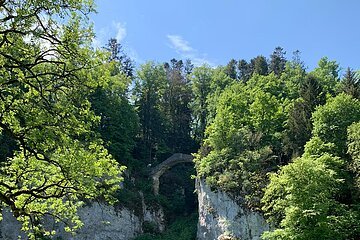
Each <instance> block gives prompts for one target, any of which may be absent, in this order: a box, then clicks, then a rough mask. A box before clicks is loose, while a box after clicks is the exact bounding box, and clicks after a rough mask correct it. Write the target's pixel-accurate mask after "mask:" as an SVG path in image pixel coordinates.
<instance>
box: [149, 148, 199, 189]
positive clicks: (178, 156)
mask: <svg viewBox="0 0 360 240" xmlns="http://www.w3.org/2000/svg"><path fill="white" fill-rule="evenodd" d="M193 159H194V157H193V156H192V155H190V154H183V153H174V154H173V155H172V156H171V157H169V158H167V159H166V160H165V161H163V162H161V163H160V164H158V165H157V166H155V167H154V168H153V169H152V170H151V173H150V177H151V178H152V181H153V191H154V194H155V195H158V194H159V188H160V177H161V176H162V175H163V174H164V173H165V172H166V171H167V170H169V169H170V168H171V167H173V166H174V165H176V164H179V163H192V162H193Z"/></svg>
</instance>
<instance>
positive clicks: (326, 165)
mask: <svg viewBox="0 0 360 240" xmlns="http://www.w3.org/2000/svg"><path fill="white" fill-rule="evenodd" d="M343 168H344V162H343V161H342V160H340V159H339V158H336V157H332V156H330V155H326V154H325V155H323V156H321V157H318V158H311V157H302V158H299V159H296V160H295V161H294V162H293V163H290V164H289V165H287V166H284V167H282V168H281V170H280V171H279V172H278V173H274V174H271V175H270V184H269V185H268V186H267V187H266V191H265V195H264V197H263V199H262V201H263V203H264V207H263V210H264V211H265V212H266V215H267V216H269V217H270V219H269V221H270V222H272V223H273V224H275V226H276V228H275V229H274V230H273V231H269V232H266V233H265V234H264V235H263V238H264V239H349V238H348V236H351V234H352V233H351V231H348V229H344V228H342V226H343V225H346V224H349V223H351V225H357V223H356V221H358V220H356V219H353V218H352V217H354V216H355V215H358V214H356V212H352V211H351V210H349V209H348V208H347V206H346V205H344V204H341V203H339V202H338V201H337V200H336V195H337V194H338V193H339V188H340V187H341V185H342V184H343V183H344V180H343V179H342V178H341V173H340V172H341V171H343V170H342V169H343ZM354 214H355V215H354ZM357 218H358V216H357ZM345 223H346V224H345Z"/></svg>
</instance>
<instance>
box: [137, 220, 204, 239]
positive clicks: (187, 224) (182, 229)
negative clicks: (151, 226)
mask: <svg viewBox="0 0 360 240" xmlns="http://www.w3.org/2000/svg"><path fill="white" fill-rule="evenodd" d="M197 219H198V217H197V214H193V215H190V216H188V217H181V218H178V219H177V220H176V221H174V222H173V223H171V224H170V225H169V227H168V228H167V229H166V230H165V232H163V233H162V234H159V235H156V234H153V233H147V234H144V235H141V236H139V237H137V238H135V239H134V240H173V239H176V240H194V239H196V223H197Z"/></svg>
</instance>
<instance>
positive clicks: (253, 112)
mask: <svg viewBox="0 0 360 240" xmlns="http://www.w3.org/2000/svg"><path fill="white" fill-rule="evenodd" d="M283 86H284V85H283V84H282V83H281V81H280V80H279V79H278V78H277V77H276V76H275V75H274V74H270V75H268V76H260V75H254V76H253V77H252V78H251V79H250V80H249V81H248V82H247V83H246V84H243V83H236V84H233V85H232V86H230V87H228V88H227V89H225V90H224V91H223V92H222V94H221V95H220V97H219V98H218V100H217V102H218V107H217V109H216V116H215V118H214V120H213V122H212V123H211V124H210V125H209V126H208V128H207V129H206V134H207V138H206V140H205V142H204V146H203V148H202V149H201V150H200V151H199V153H198V154H197V155H196V158H195V164H196V169H197V173H198V176H199V177H205V178H206V180H207V182H208V183H209V184H210V185H212V186H216V187H217V188H220V189H222V190H225V191H227V192H231V193H233V194H236V195H240V196H241V197H243V198H244V199H245V204H246V205H248V206H249V207H251V208H255V209H256V208H258V206H259V199H260V197H261V195H262V191H261V189H262V188H263V187H264V186H265V184H266V177H265V174H266V172H267V171H269V170H271V169H272V168H273V167H275V166H276V164H277V162H278V161H280V157H279V156H280V154H279V155H277V153H279V151H281V138H282V137H281V136H282V133H281V132H282V131H283V130H284V121H285V120H286V111H285V110H286V104H287V102H286V101H284V96H285V95H286V93H284V91H283ZM206 149H207V150H206ZM209 150H210V151H209Z"/></svg>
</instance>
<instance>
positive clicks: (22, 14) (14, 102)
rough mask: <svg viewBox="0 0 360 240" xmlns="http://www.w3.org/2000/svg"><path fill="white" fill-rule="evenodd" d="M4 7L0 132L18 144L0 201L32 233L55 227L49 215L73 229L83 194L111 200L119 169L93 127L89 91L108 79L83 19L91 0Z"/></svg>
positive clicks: (1, 182) (0, 173)
mask: <svg viewBox="0 0 360 240" xmlns="http://www.w3.org/2000/svg"><path fill="white" fill-rule="evenodd" d="M1 5H2V7H1V15H2V19H3V22H2V24H1V26H0V30H1V31H0V32H1V33H0V38H1V42H0V63H1V66H3V67H2V68H1V70H0V85H1V90H0V97H1V101H0V131H1V136H2V138H3V137H4V136H6V137H7V138H10V141H11V142H12V143H15V144H16V146H14V147H13V152H12V154H9V155H8V158H7V159H6V161H5V162H4V163H3V164H2V165H1V168H0V204H1V207H4V206H7V207H9V208H10V210H11V211H12V213H13V215H14V216H15V217H16V218H17V219H18V220H19V221H21V222H22V223H23V230H25V231H26V232H28V233H29V237H30V238H31V239H33V238H34V237H35V235H40V236H41V235H50V234H52V233H53V232H51V229H45V227H44V226H43V225H42V224H41V221H42V220H43V218H44V217H46V216H50V217H53V218H54V219H55V220H56V221H64V222H65V223H66V227H65V230H66V231H72V230H75V229H77V228H79V227H80V226H81V225H82V223H81V222H80V220H79V218H78V216H77V214H76V213H77V209H78V208H79V207H80V206H81V205H82V200H83V199H94V198H97V197H103V198H105V199H107V200H108V201H110V202H113V201H114V200H115V199H114V198H113V196H112V195H113V193H114V192H115V191H116V190H117V189H118V188H119V183H120V182H121V181H122V177H121V176H120V174H121V173H122V171H123V170H124V168H122V167H119V165H118V164H117V162H116V161H115V160H114V159H113V158H112V157H111V156H110V155H109V153H108V151H107V150H106V149H105V148H104V147H103V145H102V141H100V140H99V139H98V138H97V137H96V134H95V133H94V132H93V131H92V130H93V128H94V126H96V125H97V124H98V123H99V118H98V117H97V116H96V115H95V114H94V113H93V111H92V110H91V104H90V102H89V100H88V97H89V95H90V94H91V93H92V92H93V91H94V90H95V89H96V88H97V87H98V86H105V85H106V82H107V81H108V80H109V78H110V75H109V74H108V71H103V62H104V55H103V54H102V53H100V52H94V51H92V50H91V48H90V44H91V37H92V32H91V28H89V27H88V26H86V25H84V23H85V22H84V20H86V15H83V14H84V13H85V14H86V13H89V12H90V11H92V10H93V4H92V1H73V0H65V1H50V0H45V1H25V2H23V1H6V2H2V3H1ZM45 26H46V27H45Z"/></svg>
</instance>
